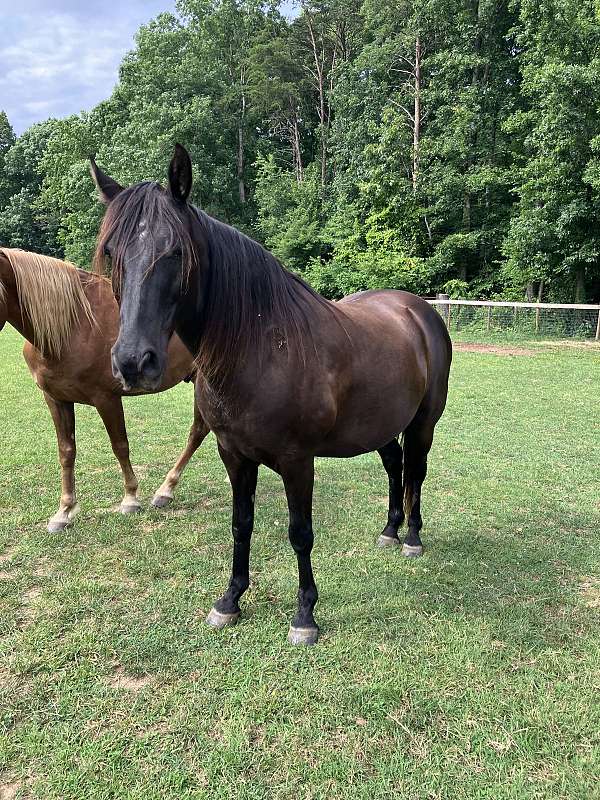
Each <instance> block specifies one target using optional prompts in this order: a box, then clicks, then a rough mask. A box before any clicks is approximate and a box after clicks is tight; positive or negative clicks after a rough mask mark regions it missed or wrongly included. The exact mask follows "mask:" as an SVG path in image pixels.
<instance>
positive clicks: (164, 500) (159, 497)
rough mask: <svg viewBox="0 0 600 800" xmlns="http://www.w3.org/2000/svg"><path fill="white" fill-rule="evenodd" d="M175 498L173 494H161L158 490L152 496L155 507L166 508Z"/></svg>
mask: <svg viewBox="0 0 600 800" xmlns="http://www.w3.org/2000/svg"><path fill="white" fill-rule="evenodd" d="M172 500H173V495H168V494H159V493H158V492H157V493H156V494H155V495H154V497H153V498H152V505H153V506H154V508H166V507H167V506H168V505H170V503H171V502H172Z"/></svg>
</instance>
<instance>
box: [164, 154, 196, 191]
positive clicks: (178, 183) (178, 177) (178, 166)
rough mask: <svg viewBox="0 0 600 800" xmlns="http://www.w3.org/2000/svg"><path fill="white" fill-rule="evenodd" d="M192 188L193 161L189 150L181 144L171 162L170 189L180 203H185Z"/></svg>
mask: <svg viewBox="0 0 600 800" xmlns="http://www.w3.org/2000/svg"><path fill="white" fill-rule="evenodd" d="M191 190H192V161H191V159H190V157H189V155H188V151H187V150H186V149H185V147H183V146H182V145H180V144H176V145H175V152H174V153H173V158H172V159H171V163H170V164H169V191H170V192H171V195H172V197H173V199H174V200H176V201H177V202H178V203H185V202H186V200H187V199H188V197H189V196H190V191H191Z"/></svg>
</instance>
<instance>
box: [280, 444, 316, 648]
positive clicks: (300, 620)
mask: <svg viewBox="0 0 600 800" xmlns="http://www.w3.org/2000/svg"><path fill="white" fill-rule="evenodd" d="M280 471H281V477H282V478H283V483H284V486H285V493H286V496H287V501H288V509H289V513H290V526H289V538H290V543H291V545H292V547H293V548H294V552H295V553H296V557H297V559H298V611H297V612H296V616H295V617H294V619H293V620H292V624H291V625H290V631H289V634H288V640H289V641H290V642H291V644H315V643H316V641H317V639H318V638H319V628H318V626H317V623H316V622H315V618H314V616H313V611H314V608H315V605H316V602H317V599H318V592H317V586H316V584H315V579H314V577H313V572H312V565H311V561H310V554H311V551H312V548H313V541H314V536H313V529H312V493H313V484H314V477H315V470H314V459H312V458H310V459H306V460H303V461H300V462H294V463H290V464H286V465H285V466H284V467H283V468H282V469H281V470H280Z"/></svg>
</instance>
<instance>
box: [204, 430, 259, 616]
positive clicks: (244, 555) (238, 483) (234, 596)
mask: <svg viewBox="0 0 600 800" xmlns="http://www.w3.org/2000/svg"><path fill="white" fill-rule="evenodd" d="M219 454H220V456H221V460H222V461H223V463H224V464H225V468H226V469H227V474H228V475H229V480H230V481H231V489H232V491H233V516H232V521H231V530H232V533H233V566H232V570H231V579H230V581H229V586H228V587H227V591H226V592H225V594H224V595H223V596H222V597H221V598H219V600H217V602H216V603H215V604H214V606H213V607H212V609H211V610H210V613H209V614H208V616H207V618H206V621H207V622H208V624H209V625H212V626H213V627H215V628H223V627H225V625H233V624H235V623H236V622H237V620H238V617H239V615H240V606H239V600H240V597H241V596H242V595H243V593H244V592H245V591H246V589H247V588H248V586H249V585H250V539H251V537H252V528H253V527H254V494H255V492H256V479H257V476H258V464H256V463H255V462H254V461H250V460H249V459H247V458H242V457H238V456H234V455H232V454H231V453H228V452H227V451H226V450H223V448H222V447H221V446H220V445H219Z"/></svg>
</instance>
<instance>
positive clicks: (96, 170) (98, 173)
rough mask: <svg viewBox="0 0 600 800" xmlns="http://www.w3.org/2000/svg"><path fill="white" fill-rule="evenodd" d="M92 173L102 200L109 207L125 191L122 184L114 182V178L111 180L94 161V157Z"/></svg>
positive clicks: (91, 163)
mask: <svg viewBox="0 0 600 800" xmlns="http://www.w3.org/2000/svg"><path fill="white" fill-rule="evenodd" d="M90 173H91V175H92V179H93V181H94V183H95V184H96V188H97V189H98V194H99V195H100V200H102V202H103V203H104V204H105V205H108V204H109V203H110V202H111V200H114V198H115V197H116V196H117V195H118V194H119V192H122V191H123V187H122V186H121V184H120V183H117V182H116V181H113V179H112V178H109V176H108V175H106V174H105V173H104V172H102V170H101V169H100V167H99V166H98V164H96V162H95V161H94V157H93V156H90Z"/></svg>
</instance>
